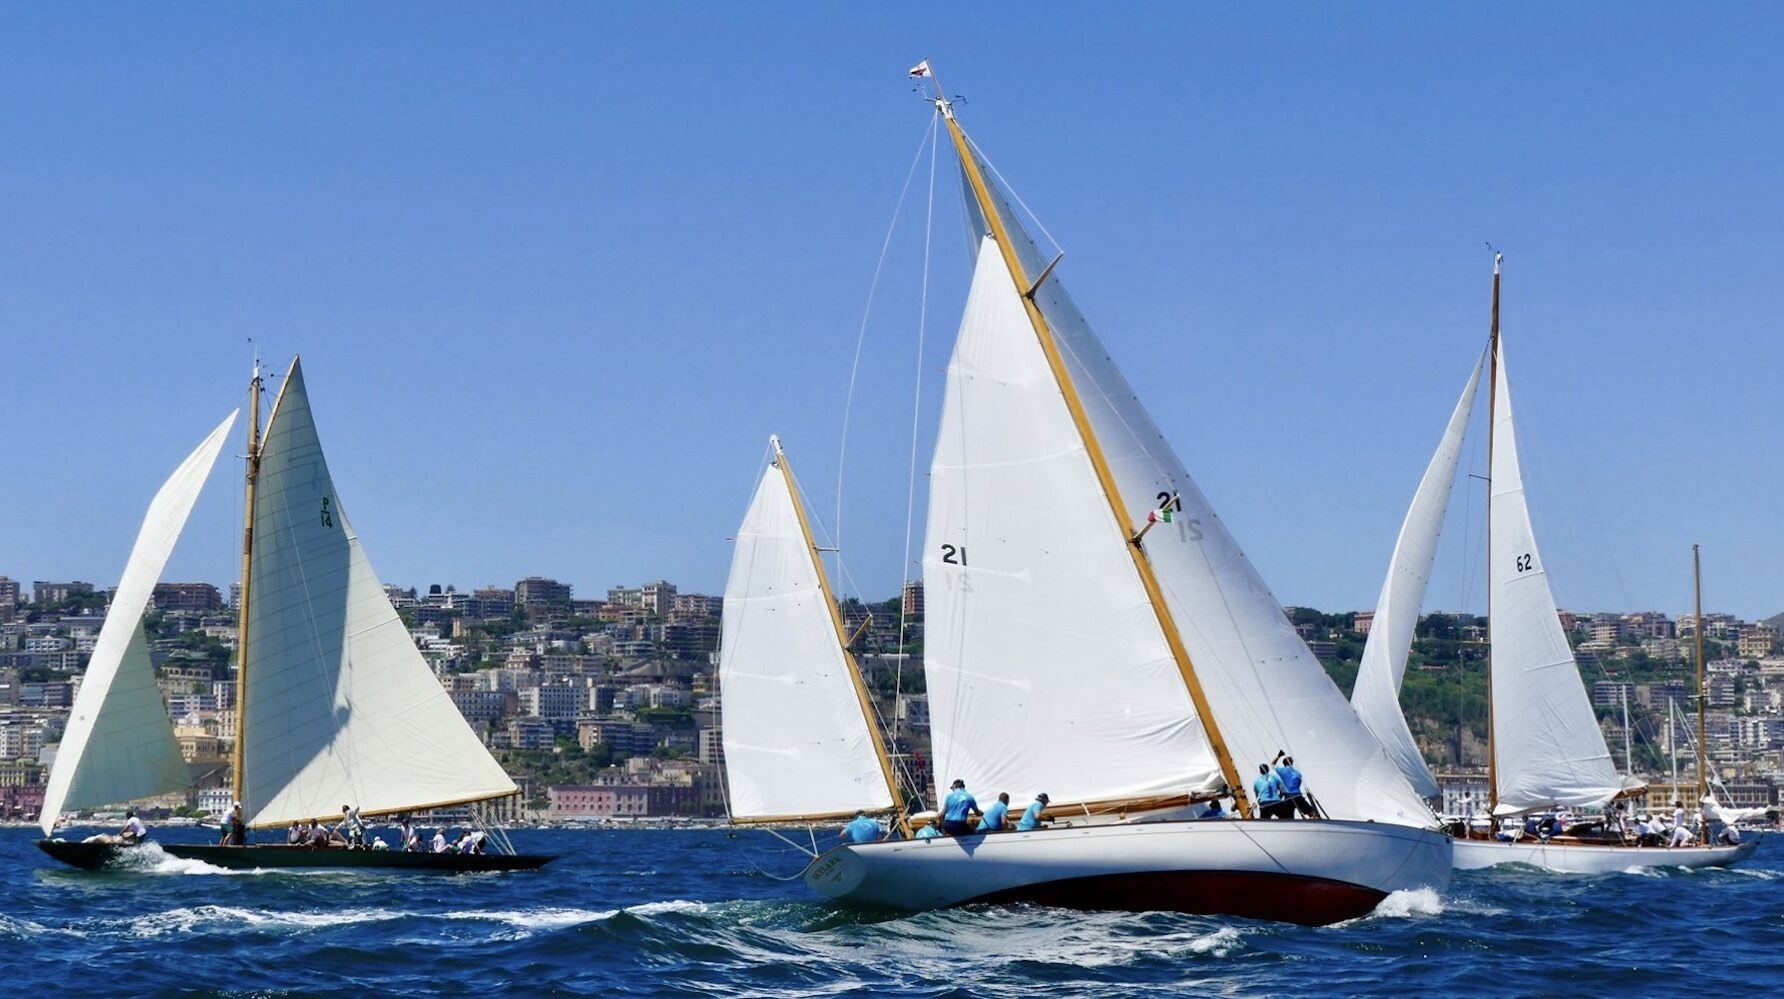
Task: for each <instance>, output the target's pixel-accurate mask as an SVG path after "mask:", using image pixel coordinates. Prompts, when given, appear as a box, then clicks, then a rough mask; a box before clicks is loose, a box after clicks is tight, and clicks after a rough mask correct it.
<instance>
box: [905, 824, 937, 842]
mask: <svg viewBox="0 0 1784 999" xmlns="http://www.w3.org/2000/svg"><path fill="white" fill-rule="evenodd" d="M912 838H913V839H941V838H942V831H941V830H940V829H938V828H936V825H935V823H933V822H931V823H929V824H928V825H926V826H924V827H923V828H921V829H918V830H917V835H916V836H914V837H912Z"/></svg>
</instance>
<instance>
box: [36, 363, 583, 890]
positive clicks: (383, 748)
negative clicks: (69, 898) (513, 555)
mask: <svg viewBox="0 0 1784 999" xmlns="http://www.w3.org/2000/svg"><path fill="white" fill-rule="evenodd" d="M260 392H261V378H260V374H259V371H258V370H256V371H255V376H254V379H253V381H252V385H251V389H250V393H251V398H250V419H249V428H248V460H247V499H246V504H245V530H244V538H243V552H242V592H241V607H240V613H241V617H240V624H239V629H240V630H239V634H238V643H237V670H236V712H237V715H236V717H237V723H236V741H235V758H234V766H233V780H234V785H233V786H234V790H235V797H236V800H237V801H239V802H240V803H241V805H242V809H243V815H244V816H246V819H247V823H248V824H249V825H250V826H251V827H253V828H284V827H286V826H288V825H289V824H291V823H293V822H298V821H301V820H308V819H318V820H321V821H324V822H330V821H335V820H337V819H340V818H341V817H342V815H341V808H342V805H343V803H345V804H347V805H350V806H352V807H354V808H356V809H358V810H359V812H360V814H361V815H363V816H365V817H372V816H380V815H385V816H388V815H395V814H399V813H406V812H411V811H420V810H423V809H429V808H441V807H446V806H451V805H458V804H468V803H474V802H480V801H486V800H489V799H494V798H501V797H506V796H509V795H512V794H515V793H516V788H515V786H514V783H513V781H511V780H509V778H508V775H507V774H506V773H504V772H503V771H502V768H501V766H500V765H499V764H497V763H496V761H495V759H494V757H492V756H490V754H489V751H488V750H487V749H486V748H485V747H484V746H483V744H482V742H481V741H480V740H479V739H478V738H477V735H476V733H475V732H473V731H472V730H471V728H470V726H469V725H468V724H466V723H465V720H464V718H463V716H462V715H460V714H459V712H458V709H457V708H456V707H454V705H453V703H452V701H451V699H450V697H448V696H447V694H446V692H445V690H444V689H443V688H442V687H441V686H440V684H439V682H438V680H436V679H435V677H434V675H433V673H432V671H431V670H430V669H429V668H428V666H427V664H426V662H425V661H424V660H423V659H422V657H421V653H420V652H419V651H418V650H417V649H416V648H415V645H414V643H413V642H412V641H411V640H410V638H409V635H408V631H407V629H406V627H405V626H404V625H403V623H402V621H401V619H400V618H399V617H398V616H397V613H396V610H395V608H393V607H392V606H391V603H390V600H389V598H388V597H387V596H385V594H384V589H383V586H382V584H381V583H380V582H379V580H378V577H377V575H376V574H375V573H374V572H373V571H372V567H371V563H370V562H369V561H368V560H367V558H366V555H365V552H364V550H363V548H362V547H361V545H360V541H359V536H358V535H357V534H356V533H354V531H353V528H352V526H351V525H350V524H349V523H348V522H347V516H346V513H345V511H344V510H342V508H341V504H340V500H339V496H338V494H337V493H336V492H335V489H334V482H333V480H332V478H331V477H330V475H329V471H328V464H327V461H326V459H325V458H324V456H323V453H322V445H321V441H320V439H319V438H318V437H317V434H316V425H315V421H314V419H313V418H312V416H311V413H310V403H309V397H308V394H307V392H306V391H305V388H304V379H303V372H302V369H301V366H300V365H299V363H298V361H297V360H295V359H294V360H293V361H292V363H291V369H290V371H288V372H287V373H286V376H285V381H284V385H283V387H282V388H281V390H280V392H279V396H278V399H277V400H276V401H275V402H274V404H273V408H272V413H271V415H270V416H269V417H268V419H267V423H266V428H265V434H264V436H263V435H262V433H261V430H260V426H259V399H260ZM234 418H235V417H234V414H232V415H231V417H230V418H229V420H226V421H224V424H223V425H221V426H219V427H218V428H217V430H216V431H213V432H212V434H211V436H210V437H208V438H206V440H205V442H204V443H203V444H202V445H200V447H199V449H198V450H197V451H195V452H193V454H192V456H190V457H189V458H187V460H186V461H185V462H184V463H183V464H182V465H181V466H180V468H179V470H177V471H176V472H175V473H174V476H173V478H171V479H169V480H168V483H167V485H165V486H164V487H163V488H162V490H161V492H160V493H159V494H158V495H157V496H156V498H155V501H154V502H153V503H152V504H151V505H150V508H149V514H148V517H147V518H146V519H145V521H144V524H143V529H142V532H141V534H140V536H139V537H138V539H137V543H136V547H135V549H134V550H133V551H132V553H131V558H130V561H129V563H128V565H127V566H126V568H125V572H124V581H123V582H122V583H121V584H120V585H119V588H118V593H117V594H116V595H115V596H114V597H113V600H112V606H111V609H110V611H109V613H108V614H107V618H106V621H105V624H104V625H103V626H102V628H101V638H100V640H99V643H98V644H97V645H96V647H95V651H94V656H93V660H92V663H91V665H90V666H89V668H88V672H87V675H86V678H85V680H84V682H83V683H82V685H81V691H80V695H79V697H78V698H77V700H76V703H75V706H74V710H73V712H72V714H71V718H70V722H69V728H68V732H67V733H66V734H65V735H64V738H63V742H62V748H61V751H60V752H59V753H58V755H57V757H56V762H55V766H54V767H53V768H52V770H51V774H50V782H49V788H48V789H47V793H46V795H45V801H44V809H43V816H42V825H43V830H44V833H45V834H46V835H48V834H49V833H50V832H51V831H52V829H53V827H54V823H55V820H56V819H57V817H58V815H59V813H60V812H61V811H62V810H63V809H72V808H81V807H88V806H93V805H102V804H110V803H114V802H118V801H122V800H127V799H130V798H136V797H142V796H145V795H149V794H155V793H160V792H164V791H169V790H176V789H179V788H181V787H184V786H186V784H187V775H186V772H185V768H184V767H183V766H177V764H178V763H179V754H178V748H177V746H175V745H174V743H173V732H172V727H171V723H170V722H169V720H168V717H167V711H166V708H165V706H164V705H163V703H162V701H161V697H160V694H159V691H158V690H157V688H156V687H155V682H154V671H153V667H152V665H151V664H150V662H149V658H148V649H147V645H146V642H145V641H144V640H143V637H142V615H143V613H144V611H145V610H146V608H147V606H148V601H149V597H150V595H151V593H152V591H153V589H154V584H155V582H156V580H157V579H158V578H159V577H160V574H161V571H162V569H163V568H164V566H165V565H166V562H167V558H168V556H169V555H170V553H171V552H172V550H173V546H174V543H175V541H176V540H177V539H178V537H179V534H180V532H181V530H182V529H183V528H184V526H185V522H186V517H187V516H188V514H189V513H190V512H191V508H192V504H193V502H194V501H195V500H196V498H197V495H198V492H199V490H200V488H201V487H202V486H203V484H204V481H205V478H206V477H207V476H208V474H209V472H210V469H211V466H212V465H213V464H214V462H215V460H216V456H217V452H218V449H219V448H220V447H221V445H222V440H223V436H224V435H225V434H226V433H227V428H228V426H229V425H230V423H231V422H233V420H234ZM169 747H172V750H171V756H170V755H169ZM488 841H489V843H490V844H491V845H493V846H495V847H497V851H496V852H492V853H485V854H466V855H460V854H456V853H441V854H433V853H406V852H403V851H402V850H401V849H396V850H346V849H313V848H309V847H289V846H284V845H276V846H274V845H267V846H261V845H249V846H227V847H225V846H191V845H182V844H163V845H162V849H163V850H165V851H166V852H167V853H169V854H172V855H175V856H179V857H185V858H189V859H195V860H202V861H204V862H206V863H210V864H215V865H218V866H223V867H261V868H270V867H404V868H423V869H443V870H510V869H519V868H533V867H538V866H540V865H542V864H544V863H546V862H547V861H549V860H550V859H551V858H550V857H544V856H524V855H516V854H515V853H514V851H513V849H512V847H511V846H509V845H508V844H507V840H506V837H504V836H502V835H501V834H500V832H499V830H496V831H493V832H492V833H491V834H489V837H488ZM38 845H39V846H40V847H41V848H42V849H43V850H44V851H45V852H46V853H49V854H50V855H51V856H53V857H55V858H56V859H58V860H62V861H65V862H67V863H70V864H74V865H75V866H79V867H89V868H91V867H99V866H104V865H106V864H108V863H110V862H112V861H114V860H116V859H118V858H119V856H121V855H122V853H123V852H124V851H125V850H127V849H128V847H124V846H120V845H116V844H106V843H81V842H69V841H64V840H61V839H45V840H41V841H39V843H38Z"/></svg>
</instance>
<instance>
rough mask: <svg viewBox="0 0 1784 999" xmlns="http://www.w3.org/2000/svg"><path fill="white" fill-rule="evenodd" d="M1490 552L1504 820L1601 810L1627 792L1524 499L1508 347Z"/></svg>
mask: <svg viewBox="0 0 1784 999" xmlns="http://www.w3.org/2000/svg"><path fill="white" fill-rule="evenodd" d="M1497 364H1498V374H1497V376H1496V379H1495V384H1494V399H1493V457H1492V486H1491V500H1490V503H1489V512H1488V527H1489V531H1490V541H1489V543H1488V545H1487V566H1488V569H1487V586H1488V600H1489V603H1488V605H1487V606H1488V623H1487V626H1488V631H1489V637H1490V638H1491V640H1492V646H1493V651H1492V671H1491V674H1492V675H1491V683H1492V700H1493V750H1494V759H1495V766H1496V773H1497V781H1496V783H1497V784H1498V799H1497V800H1498V806H1497V810H1498V811H1499V812H1501V813H1511V812H1520V811H1527V810H1530V809H1536V808H1544V807H1548V806H1551V805H1568V806H1571V807H1575V808H1583V807H1590V806H1594V805H1602V804H1604V803H1605V802H1607V801H1609V800H1611V799H1612V798H1614V797H1615V796H1616V795H1617V794H1618V793H1619V792H1621V791H1622V789H1623V783H1622V781H1621V780H1620V779H1619V778H1618V776H1617V773H1616V770H1615V769H1614V768H1613V767H1612V765H1611V754H1610V749H1609V748H1608V747H1607V746H1605V744H1604V734H1603V733H1602V732H1600V731H1599V729H1598V719H1597V717H1596V716H1595V715H1594V714H1593V713H1592V705H1591V703H1590V702H1589V701H1588V700H1587V698H1586V685H1585V683H1584V681H1582V680H1581V679H1580V673H1579V667H1578V666H1577V665H1576V664H1575V663H1574V659H1573V650H1572V649H1571V648H1569V647H1568V644H1567V635H1566V633H1565V632H1563V631H1562V630H1561V622H1560V620H1559V618H1558V617H1557V616H1556V614H1555V597H1554V594H1553V593H1552V592H1550V590H1549V581H1548V573H1547V571H1546V570H1545V569H1544V567H1543V561H1542V554H1541V553H1540V552H1538V551H1537V550H1536V536H1535V534H1534V532H1533V531H1532V530H1531V527H1530V510H1529V507H1528V506H1526V505H1525V502H1524V476H1523V472H1522V470H1521V469H1520V468H1519V467H1518V442H1517V433H1516V431H1515V429H1514V428H1513V423H1512V415H1511V413H1512V410H1511V391H1510V388H1509V382H1508V380H1507V378H1506V373H1505V346H1504V342H1503V341H1501V342H1500V346H1499V356H1498V358H1497Z"/></svg>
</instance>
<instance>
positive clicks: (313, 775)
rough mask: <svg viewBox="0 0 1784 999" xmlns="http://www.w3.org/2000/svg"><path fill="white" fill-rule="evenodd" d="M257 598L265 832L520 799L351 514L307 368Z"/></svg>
mask: <svg viewBox="0 0 1784 999" xmlns="http://www.w3.org/2000/svg"><path fill="white" fill-rule="evenodd" d="M254 521H255V522H254V535H253V536H254V557H253V564H252V575H251V577H250V578H249V579H248V580H247V586H248V588H249V589H250V591H251V592H252V594H253V599H252V601H251V603H250V615H251V620H250V630H251V632H252V634H253V635H254V644H253V645H252V647H251V649H250V651H249V657H250V658H249V661H248V664H247V666H248V670H249V673H250V675H251V676H252V677H253V683H252V684H251V685H250V686H249V688H248V693H247V697H246V698H245V700H244V704H243V706H242V718H243V731H242V732H241V734H240V738H241V739H242V740H243V746H242V753H243V770H244V779H245V788H244V795H245V797H244V801H243V807H244V811H245V812H246V814H247V815H248V816H249V822H250V823H251V824H253V825H255V826H267V825H279V824H284V823H288V822H291V821H295V820H298V819H305V818H312V817H317V816H323V815H332V814H337V813H339V811H340V808H341V806H342V805H343V804H345V805H351V806H353V807H356V808H358V809H360V810H361V811H362V813H364V814H382V813H389V812H397V811H402V810H404V809H421V808H426V807H432V806H435V805H437V804H438V803H440V802H442V801H451V802H464V801H475V800H482V799H487V798H494V797H501V796H504V795H507V794H513V793H515V791H516V788H515V786H514V782H513V781H512V780H510V779H509V777H508V775H507V774H506V773H504V772H503V771H502V768H501V767H500V765H498V764H497V763H496V761H495V759H494V758H493V757H491V756H490V754H489V751H488V750H487V749H485V748H484V746H483V744H482V742H481V741H480V740H479V739H478V738H477V735H476V733H475V732H473V731H472V730H471V727H470V726H469V725H468V724H466V722H465V720H464V718H463V716H462V715H460V714H459V711H458V709H457V708H456V707H455V706H454V705H453V703H452V700H451V698H450V697H449V696H448V695H447V693H446V691H445V689H444V688H443V687H442V686H441V685H440V683H439V681H438V680H437V679H436V678H435V677H434V675H433V672H432V671H431V670H430V669H429V668H428V666H427V663H426V662H425V661H424V660H423V659H422V657H421V653H420V652H419V651H418V650H417V649H416V648H415V645H414V642H413V641H411V640H410V638H409V634H408V629H407V628H406V627H405V626H404V625H403V623H402V620H401V619H400V618H399V617H398V616H397V613H396V610H395V608H393V607H392V606H391V604H390V600H389V598H388V597H386V596H385V594H384V590H383V586H382V584H381V583H380V582H379V580H378V577H377V574H376V573H375V572H374V571H373V570H372V566H371V563H370V561H369V560H368V559H367V558H366V555H365V551H364V549H363V548H362V546H361V544H360V541H359V537H358V535H357V534H355V533H354V531H353V529H352V526H351V524H350V523H349V522H348V520H347V515H346V511H345V510H343V509H342V508H341V505H340V501H339V497H338V496H337V495H336V493H335V490H334V482H333V479H332V478H331V476H330V475H329V471H328V464H327V461H326V459H325V458H324V456H323V453H322V446H321V442H320V440H319V438H318V437H317V434H316V427H315V422H314V419H313V417H312V415H311V412H310V406H309V399H308V396H307V393H306V391H305V388H304V382H303V374H302V370H301V368H300V366H299V365H298V364H297V363H296V362H295V361H294V362H293V364H292V367H291V370H290V372H289V373H287V375H286V381H285V385H284V387H283V389H282V390H281V391H280V393H279V398H278V401H277V403H276V404H275V406H274V408H273V413H272V416H271V417H270V418H269V419H268V421H267V426H266V433H265V437H264V441H263V443H262V445H261V452H260V466H259V473H258V481H257V488H256V499H255V511H254Z"/></svg>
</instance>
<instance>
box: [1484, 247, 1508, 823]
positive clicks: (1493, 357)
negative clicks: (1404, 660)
mask: <svg viewBox="0 0 1784 999" xmlns="http://www.w3.org/2000/svg"><path fill="white" fill-rule="evenodd" d="M1504 259H1505V254H1503V253H1500V252H1499V251H1498V250H1494V251H1493V326H1492V329H1491V331H1490V332H1489V333H1488V334H1487V357H1488V361H1487V364H1488V368H1487V463H1488V477H1487V557H1488V558H1491V557H1492V555H1493V480H1492V461H1493V457H1492V455H1493V427H1494V424H1496V423H1497V422H1498V415H1499V414H1498V410H1499V264H1500V262H1501V261H1503V260H1504ZM1492 573H1493V570H1492V567H1491V566H1489V567H1488V569H1487V581H1488V583H1491V582H1492V578H1493V575H1492ZM1492 626H1493V587H1492V586H1491V585H1489V586H1488V587H1487V627H1488V628H1491V627H1492ZM1493 651H1494V650H1493V648H1492V647H1491V646H1490V645H1489V646H1488V648H1487V815H1488V816H1489V818H1490V817H1491V816H1492V814H1493V813H1494V812H1496V811H1497V810H1498V809H1499V755H1498V746H1497V745H1496V744H1495V742H1494V740H1493ZM1487 834H1488V835H1487V838H1488V839H1492V825H1491V823H1490V821H1489V824H1488V827H1487Z"/></svg>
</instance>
